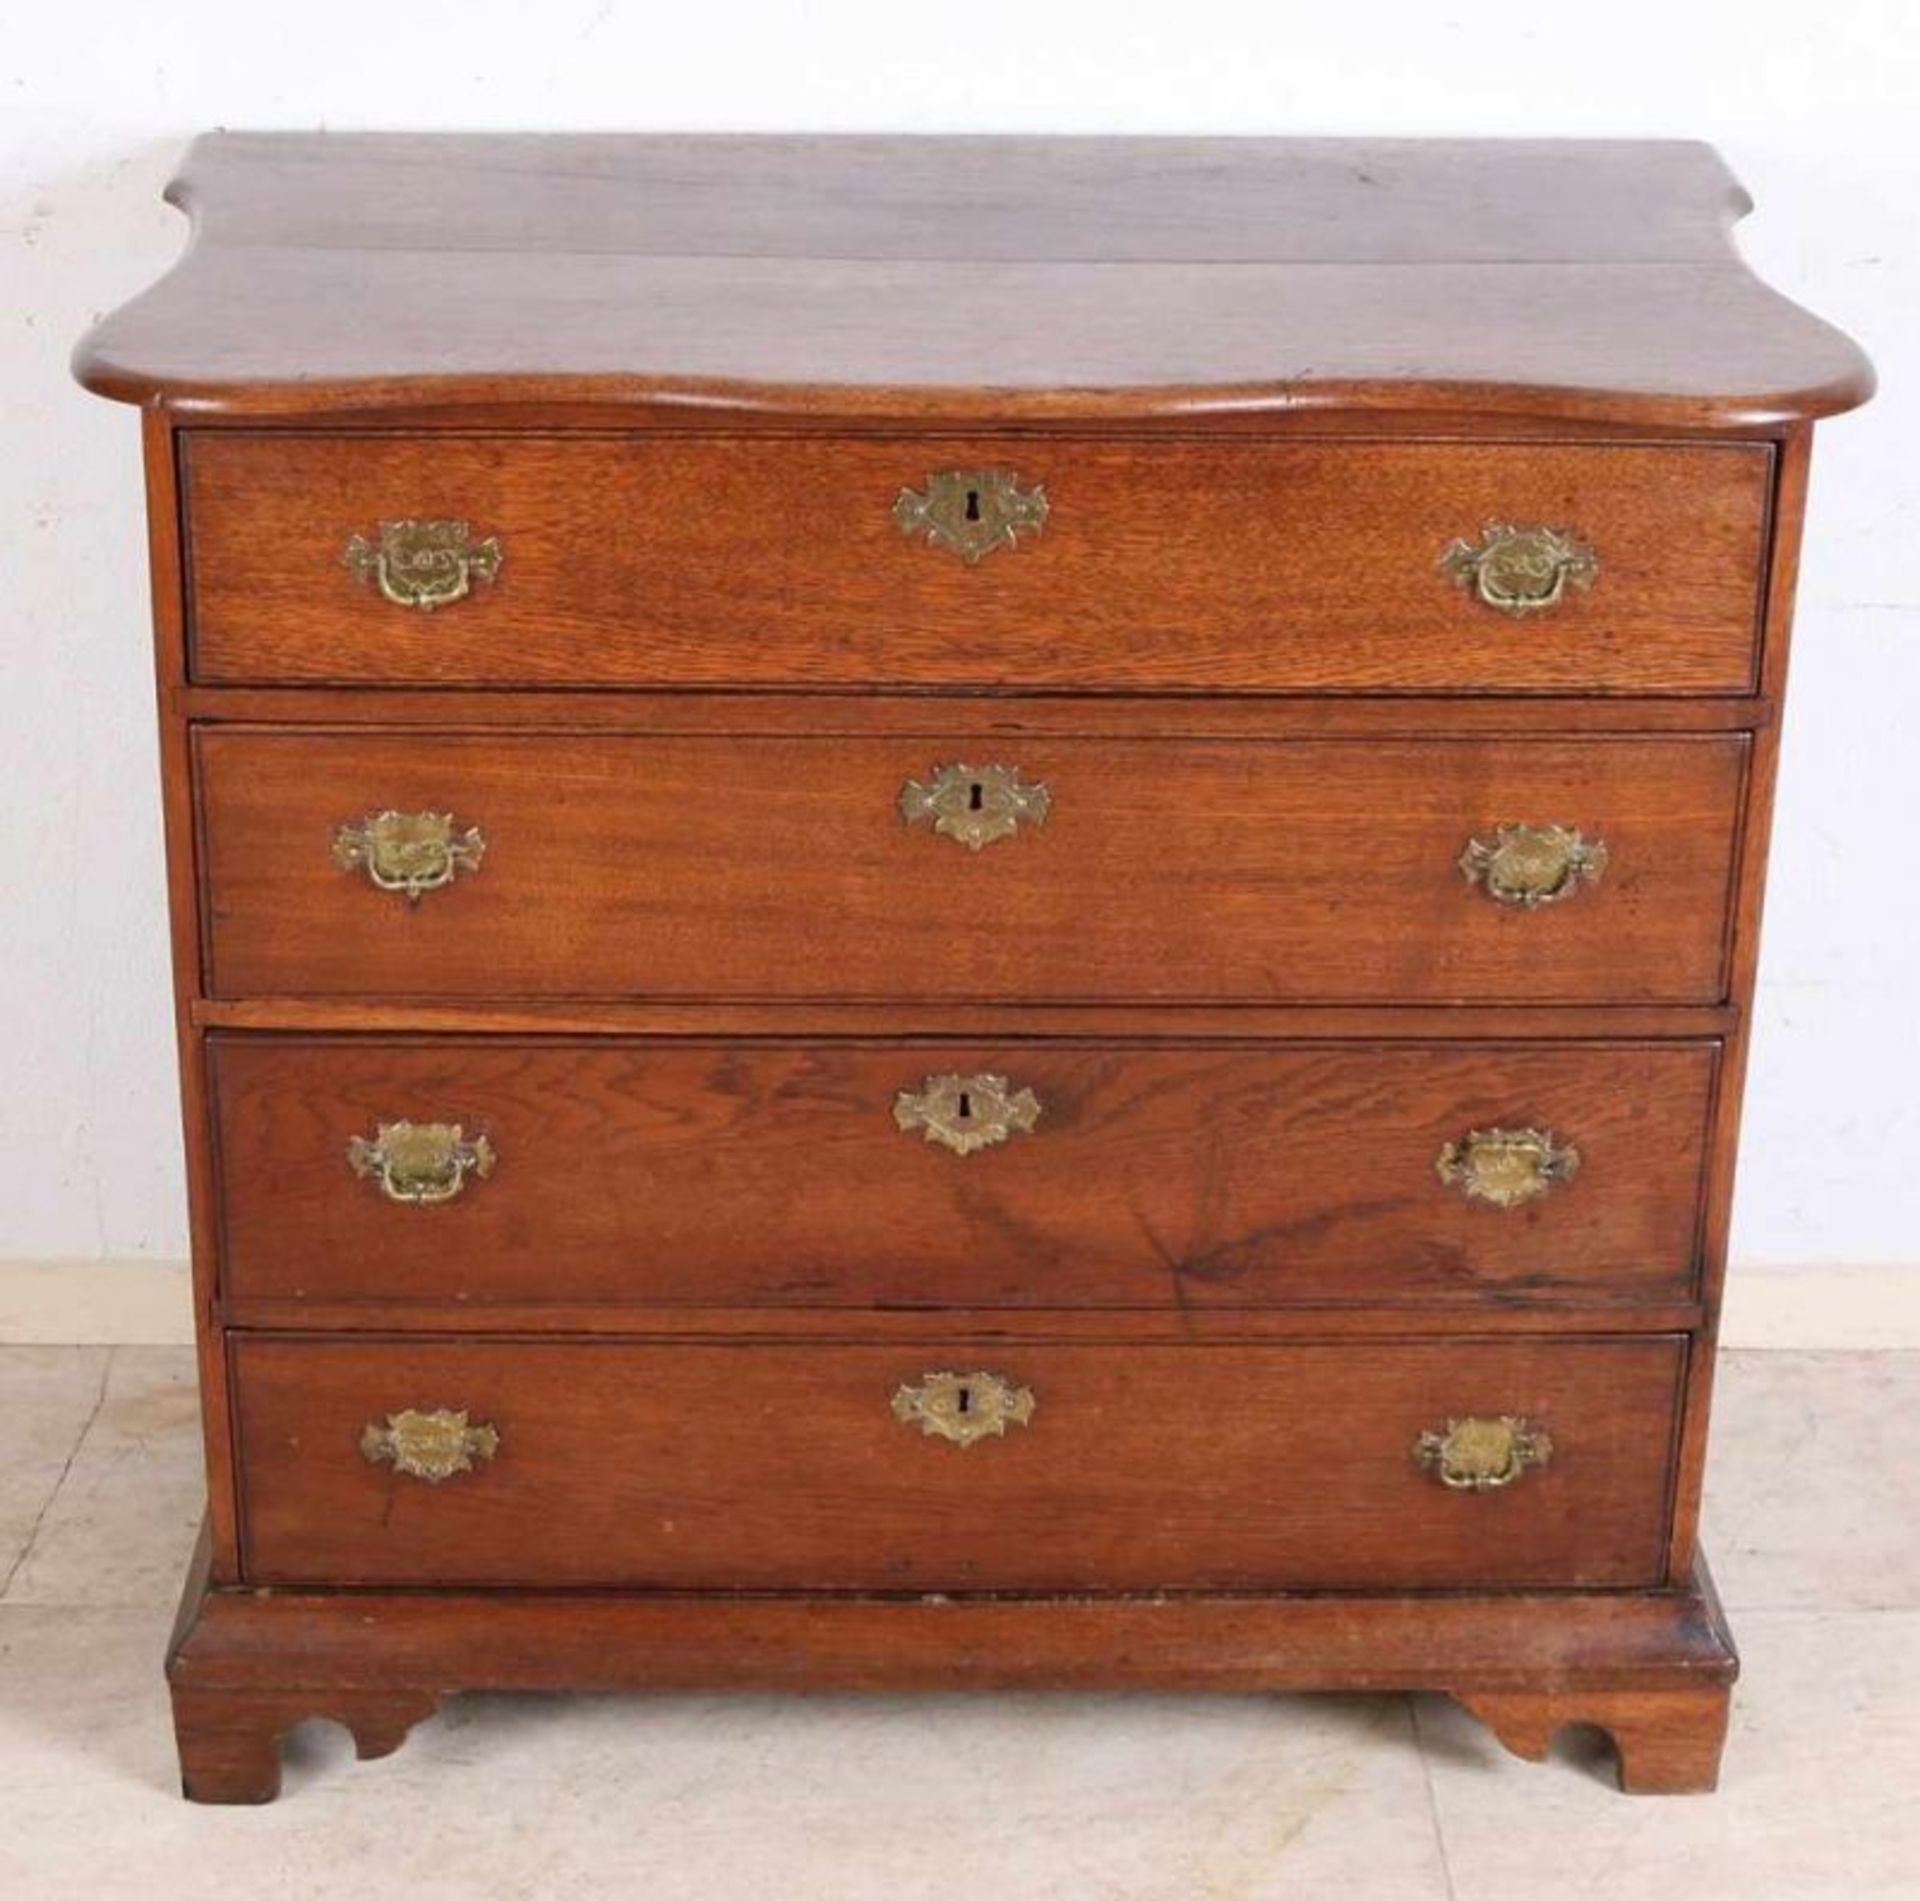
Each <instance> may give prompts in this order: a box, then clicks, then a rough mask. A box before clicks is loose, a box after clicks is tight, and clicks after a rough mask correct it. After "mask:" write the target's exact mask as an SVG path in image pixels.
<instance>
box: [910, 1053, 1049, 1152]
mask: <svg viewBox="0 0 1920 1901" xmlns="http://www.w3.org/2000/svg"><path fill="white" fill-rule="evenodd" d="M893 1119H894V1122H895V1123H896V1124H897V1125H898V1126H899V1127H900V1128H902V1129H904V1130H906V1131H907V1132H908V1133H909V1134H911V1133H912V1132H913V1131H914V1130H915V1129H918V1130H919V1131H920V1132H921V1133H922V1134H923V1135H924V1136H925V1137H926V1139H927V1140H928V1141H929V1142H937V1143H938V1144H939V1145H940V1146H941V1147H942V1148H948V1149H951V1150H952V1151H953V1152H954V1154H956V1155H972V1154H974V1153H975V1152H976V1151H977V1150H980V1149H985V1148H992V1147H993V1146H994V1145H995V1144H996V1143H999V1142H1004V1141H1006V1140H1007V1138H1008V1137H1009V1136H1012V1135H1015V1134H1019V1133H1025V1132H1027V1131H1030V1130H1031V1129H1032V1128H1033V1126H1034V1124H1035V1123H1036V1122H1038V1121H1039V1120H1040V1099H1039V1097H1037V1096H1036V1095H1035V1094H1034V1093H1033V1091H1032V1090H1031V1089H1019V1090H1016V1089H1015V1088H1014V1087H1013V1085H1012V1084H1011V1083H1010V1082H1008V1081H1007V1079H1006V1077H1004V1076H994V1075H990V1074H987V1073H985V1072H982V1073H981V1074H979V1075H974V1076H957V1075H951V1074H949V1075H944V1076H928V1077H927V1078H926V1079H925V1080H924V1081H923V1082H922V1083H921V1085H920V1087H919V1088H918V1089H903V1090H901V1092H900V1093H899V1095H897V1096H896V1097H895V1098H894V1100H893Z"/></svg>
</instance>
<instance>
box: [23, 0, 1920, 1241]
mask: <svg viewBox="0 0 1920 1901" xmlns="http://www.w3.org/2000/svg"><path fill="white" fill-rule="evenodd" d="M1916 99H1920V21H1917V20H1916V17H1915V11H1914V9H1913V8H1912V6H1911V5H1910V4H1903V0H1821V4H1819V5H1817V6H1810V5H1806V4H1804V3H1803V0H1773V3H1771V4H1770V3H1769V0H1710V3H1704V4H1688V0H1608V4H1605V5H1601V6H1591V7H1571V6H1561V7H1555V6H1543V5H1541V4H1540V0H1493V3H1492V4H1485V5H1473V4H1467V3H1466V0H1369V3H1368V4H1365V5H1328V4H1326V0H1314V3H1313V4H1310V5H1296V4H1287V3H1286V0H1246V3H1245V4H1239V5H1235V4H1230V3H1228V0H1177V3H1176V4H1171V5H1170V4H1167V0H1154V3H1153V4H1140V3H1138V0H1097V3H1096V0H963V3H962V4H960V5H957V6H956V5H939V4H930V5H927V6H924V7H918V8H916V7H913V6H908V5H903V4H901V3H900V0H794V4H788V5H781V4H772V3H763V4H736V5H728V4H726V3H725V0H713V4H710V5H706V6H700V7H679V6H675V7H667V6H662V5H641V4H632V3H631V0H522V4H517V5H516V4H510V3H509V0H333V3H332V4H331V5H327V6H320V7H298V8H295V7H286V8H281V7H276V6H273V5H270V4H262V3H261V0H166V3H165V4H163V5H155V4H153V0H124V4H120V5H111V4H100V3H99V0H63V3H62V4H48V5H31V6H29V5H26V4H22V3H21V0H14V4H12V5H10V6H8V7H7V8H6V9H5V12H4V14H0V967H3V969H0V974H3V975H4V983H0V1257H14V1258H28V1257H40V1258H52V1259H62V1258H74V1259H86V1258H102V1257H105V1258H117V1257H154V1258H161V1259H164V1258H168V1257H174V1256H178V1255H180V1254H182V1253H184V1251H185V1210H184V1205H183V1201H182V1196H181V1190H180V1186H179V1176H180V1170H179V1161H178V1156H179V1143H178V1134H177V1126H176V1112H175V1105H174V1094H173V1056H172V1049H171V1040H170V1030H169V1027H168V1011H169V1005H168V992H167V985H166V976H165V958H166V948H165V932H164V928H163V916H162V878H161V849H160V831H159V824H158V820H157V816H156V811H155V800H154V784H155V772H156V764H155V748H154V740H153V731H152V726H153V719H152V690H151V684H150V679H151V674H150V665H149V661H148V648H147V602H146V592H145V576H144V567H143V562H144V552H143V545H142V539H141V513H140V510H141V496H140V492H139V482H138V473H137V465H138V455H137V450H138V445H137V441H136V428H135V422H134V418H133V416H132V414H131V413H130V412H128V411H126V410H125V409H122V408H119V407H118V406H108V405H106V404H103V403H100V402H98V401H95V400H94V399H92V398H89V397H86V396H84V395H83V394H82V393H81V392H80V391H79V390H78V389H77V388H76V387H75V386H74V385H73V384H71V383H70V382H69V380H68V377H67V370H66V362H67V354H68V351H69V349H70V348H71V346H72V343H73V341H74V339H75V337H76V336H77V335H78V334H79V332H80V331H81V330H82V329H84V328H85V326H86V325H87V324H88V323H89V322H90V321H91V320H92V319H93V318H94V317H95V316H97V315H98V314H99V313H101V312H102V311H104V310H106V309H108V308H109V307H111V306H112V305H113V304H115V303H117V302H119V301H120V300H122V299H123V298H125V297H127V296H128V295H130V294H131V293H132V292H134V291H135V290H137V289H139V288H140V287H141V286H142V285H143V284H145V283H146V282H148V281H149V280H150V279H151V278H152V277H153V276H154V275H156V274H157V273H158V272H159V271H160V270H162V269H163V268H164V267H165V266H166V265H167V264H168V263H169V262H170V260H171V259H172V258H173V256H174V255H175V254H176V252H177V249H178V247H179V245H180V242H181V239H182V236H183V230H184V227H183V226H182V224H181V222H180V220H179V219H178V217H177V216H176V214H174V213H173V212H172V211H170V210H168V209H167V208H165V207H164V206H162V205H161V204H160V202H159V197H158V194H159V190H160V187H161V185H162V183H163V182H164V181H165V179H166V176H167V174H168V172H169V170H170V167H171V164H172V161H173V158H174V156H175V154H176V153H177V151H178V150H179V148H180V146H181V145H182V144H183V143H184V141H185V140H186V139H187V138H188V137H189V136H190V135H191V134H192V133H194V132H195V131H198V130H200V129H202V128H204V127H208V126H217V125H218V126H240V127H267V126H290V127H317V126H328V127H336V128H360V127H393V128H398V127H419V128H432V127H463V128H473V129H492V128H551V129H565V128H586V129H602V130H617V129H666V130H674V129H688V130H725V129H737V130H763V129H788V128H806V129H817V130H826V131H831V130H850V131H851V130H903V131H959V130H981V131H1129V130H1131V131H1142V132H1223V133H1227V132H1247V133H1253V132H1260V133H1285V132H1320V133H1343V132H1346V133H1360V132H1364V133H1395V134H1409V135H1417V134H1427V133H1433V134H1441V133H1446V134H1455V135H1495V134H1529V135H1535V136H1540V135H1548V136H1551V135H1577V134H1583V133H1585V134H1594V135H1609V134H1611V135H1635V134H1638V135H1677V136H1702V137H1707V138H1710V139H1713V140H1714V141H1716V142H1717V143H1719V144H1720V145H1721V147H1722V148H1723V149H1724V150H1725V151H1726V152H1727V154H1728V156H1729V157H1730V158H1731V159H1732V161H1733V163H1734V166H1735V168H1736V169H1737V170H1738V171H1739V172H1740V173H1741V174H1742V175H1743V176H1744V178H1745V179H1746V181H1747V183H1748V185H1749V186H1750V187H1751V189H1752V190H1753V192H1754V194H1755V196H1756V197H1757V198H1758V200H1759V202H1760V210H1759V213H1758V215H1757V216H1756V217H1754V218H1752V219H1751V220H1749V221H1748V223H1747V224H1746V226H1745V227H1744V228H1743V242H1744V244H1745V247H1746V250H1747V254H1748V256H1749V257H1750V258H1751V259H1752V260H1753V262H1754V263H1755V265H1756V266H1757V267H1758V268H1759V269H1760V270H1761V272H1762V273H1763V275H1765V276H1766V277H1768V278H1769V279H1770V280H1771V281H1772V282H1774V283H1775V284H1777V285H1779V286H1780V287H1781V288H1782V289H1784V290H1785V291H1787V292H1788V293H1789V294H1790V295H1793V296H1795V297H1797V298H1799V299H1800V300H1801V301H1803V302H1805V303H1807V304H1809V305H1810V306H1812V307H1813V308H1814V309H1815V310H1818V311H1819V312H1821V313H1822V314H1824V315H1825V316H1827V317H1829V318H1831V319H1833V320H1834V321H1836V322H1838V323H1839V324H1841V325H1842V326H1843V327H1846V328H1848V329H1850V330H1852V331H1853V332H1854V333H1855V334H1856V335H1857V336H1859V337H1860V338H1861V339H1862V340H1863V341H1864V342H1865V344H1866V346H1867V348H1868V350H1869V351H1870V353H1871V354H1872V355H1873V356H1874V357H1875V358H1876V360H1877V362H1878V365H1879V368H1880V373H1881V380H1882V384H1883V390H1884V393H1883V394H1882V396H1881V397H1880V399H1879V401H1878V402H1877V403H1876V404H1875V405H1874V406H1873V407H1872V408H1870V409H1868V410H1866V411H1864V412H1862V413H1860V414H1858V415H1856V416H1854V417H1852V418H1848V419H1843V420H1842V421H1840V422H1838V423H1836V424H1833V425H1830V426H1829V427H1828V429H1827V431H1826V432H1825V434H1824V437H1823V439H1822V442H1821V446H1820V450H1819V454H1818V456H1817V461H1816V473H1815V484H1814V496H1813V506H1812V516H1811V521H1810V523H1809V544H1810V545H1809V554H1808V559H1807V563H1806V569H1805V575H1804V581H1803V592H1802V605H1801V612H1800V623H1799V633H1798V639H1797V643H1796V662H1795V683H1794V684H1795V695H1794V708H1793V712H1792V715H1791V717H1790V719H1789V722H1788V743H1787V748H1786V758H1785V763H1784V774H1783V782H1782V786H1781V794H1780V810H1779V831H1778V839H1777V844H1776V848H1775V854H1774V884H1773V890H1774V897H1773V899H1772V903H1771V906H1770V918H1769V927H1770V936H1769V939H1768V944H1767V951H1766V959H1765V968H1764V974H1763V982H1762V986H1761V997H1760V1005H1759V1014H1760V1026H1759V1035H1758V1038H1757V1046H1756V1051H1755V1061H1754V1069H1753V1076H1752V1085H1751V1091H1750V1095H1749V1105H1748V1120H1747V1128H1748V1140H1747V1146H1746V1150H1745V1161H1744V1165H1743V1169H1742V1173H1741V1180H1740V1193H1739V1204H1738V1219H1737V1223H1736V1231H1735V1252H1736V1255H1737V1256H1738V1257H1739V1258H1741V1259H1742V1260H1743V1261H1746V1262H1750V1263H1776V1264H1786V1263H1803V1262H1820V1263H1832V1262H1845V1263H1858V1264H1872V1263H1880V1264H1891V1263H1913V1264H1915V1265H1916V1268H1917V1269H1920V1141H1917V1140H1916V1137H1917V1136H1920V1111H1917V1110H1916V1106H1915V1102H1916V1078H1920V1028H1917V1027H1916V1026H1917V1025H1920V1010H1917V1009H1916V992H1915V980H1916V977H1920V952H1917V951H1916V946H1917V945H1920V876H1916V873H1915V869H1914V867H1910V866H1909V865H1908V864H1907V863H1906V853H1907V851H1908V849H1909V847H1908V845H1907V843H1906V839H1907V835H1908V833H1909V832H1910V831H1914V830H1915V829H1916V823H1917V822H1920V561H1916V559H1915V550H1914V545H1913V544H1914V540H1915V536H1916V534H1920V510H1917V508H1916V504H1917V502H1920V453H1916V446H1917V445H1920V401H1917V400H1916V396H1915V387H1916V381H1915V379H1916V373H1920V316H1917V315H1916V313H1917V312H1920V241H1917V240H1920V230H1917V229H1916V222H1915V221H1916V211H1915V207H1916V206H1917V205H1920V131H1916V126H1920V120H1917V119H1916V117H1915V101H1916Z"/></svg>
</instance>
